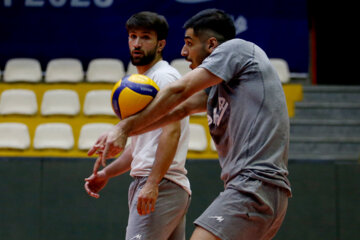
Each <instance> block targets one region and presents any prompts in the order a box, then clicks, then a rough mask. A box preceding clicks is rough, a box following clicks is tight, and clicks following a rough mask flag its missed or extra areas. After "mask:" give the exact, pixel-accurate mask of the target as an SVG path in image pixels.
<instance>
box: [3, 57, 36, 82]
mask: <svg viewBox="0 0 360 240" xmlns="http://www.w3.org/2000/svg"><path fill="white" fill-rule="evenodd" d="M3 74H4V76H3V79H4V82H40V81H41V80H42V70H41V66H40V62H39V61H38V60H36V59H33V58H13V59H10V60H8V61H7V62H6V65H5V69H4V73H3Z"/></svg>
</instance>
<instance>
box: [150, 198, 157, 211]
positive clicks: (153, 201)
mask: <svg viewBox="0 0 360 240" xmlns="http://www.w3.org/2000/svg"><path fill="white" fill-rule="evenodd" d="M155 203H156V202H155V200H152V201H151V209H150V210H151V212H153V211H155Z"/></svg>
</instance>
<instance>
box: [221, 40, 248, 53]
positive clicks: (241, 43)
mask: <svg viewBox="0 0 360 240" xmlns="http://www.w3.org/2000/svg"><path fill="white" fill-rule="evenodd" d="M253 45H254V43H252V42H249V41H246V40H244V39H241V38H233V39H231V40H228V41H226V42H224V43H222V44H220V46H219V49H229V50H231V51H234V50H236V49H239V47H246V46H249V47H250V46H253ZM240 49H241V48H240Z"/></svg>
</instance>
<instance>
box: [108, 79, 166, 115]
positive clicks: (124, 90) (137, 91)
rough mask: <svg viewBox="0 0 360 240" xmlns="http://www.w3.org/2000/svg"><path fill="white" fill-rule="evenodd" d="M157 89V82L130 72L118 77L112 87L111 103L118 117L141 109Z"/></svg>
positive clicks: (153, 96)
mask: <svg viewBox="0 0 360 240" xmlns="http://www.w3.org/2000/svg"><path fill="white" fill-rule="evenodd" d="M158 91H159V87H158V86H157V84H156V83H155V82H154V81H153V80H152V79H151V78H149V77H147V76H145V75H142V74H131V75H128V76H125V77H124V78H122V79H120V80H119V81H118V82H117V83H116V84H115V85H114V87H113V90H112V93H111V105H112V108H113V110H114V112H115V114H116V115H117V116H118V117H119V118H120V119H125V118H127V117H129V116H131V115H133V114H135V113H137V112H139V111H141V110H143V109H144V108H145V107H146V106H147V105H148V104H149V103H150V102H151V101H152V100H153V99H154V98H155V96H156V94H157V92H158Z"/></svg>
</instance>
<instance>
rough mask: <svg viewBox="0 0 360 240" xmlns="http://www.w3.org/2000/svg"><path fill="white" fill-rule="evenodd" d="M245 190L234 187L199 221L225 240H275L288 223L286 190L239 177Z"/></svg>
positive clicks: (198, 220) (219, 198)
mask: <svg viewBox="0 0 360 240" xmlns="http://www.w3.org/2000/svg"><path fill="white" fill-rule="evenodd" d="M238 178H239V179H238V180H237V181H240V182H242V183H244V184H243V186H245V187H244V190H241V189H240V190H239V188H236V189H235V188H234V187H235V186H232V185H231V184H230V185H229V186H227V187H226V189H225V191H224V192H221V193H220V195H219V196H218V197H217V198H216V199H215V200H214V201H213V202H212V203H211V205H210V206H209V207H208V208H207V209H206V210H205V212H204V213H203V214H202V215H201V216H200V217H199V218H197V219H196V220H195V222H194V223H195V225H197V226H200V227H202V228H204V229H206V230H207V231H209V232H211V233H212V234H214V235H215V236H217V237H219V238H221V239H222V240H268V239H272V238H273V237H274V236H275V234H276V232H277V231H278V229H279V228H280V226H281V223H282V221H283V220H284V217H285V214H286V209H287V204H288V193H287V192H286V190H284V189H282V188H279V187H276V186H273V185H270V184H267V183H264V182H262V181H260V180H256V179H251V178H249V177H246V176H238Z"/></svg>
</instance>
